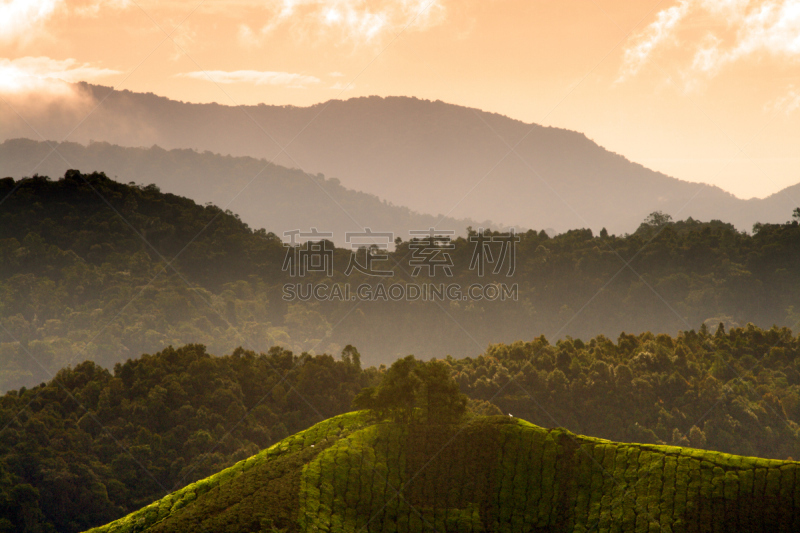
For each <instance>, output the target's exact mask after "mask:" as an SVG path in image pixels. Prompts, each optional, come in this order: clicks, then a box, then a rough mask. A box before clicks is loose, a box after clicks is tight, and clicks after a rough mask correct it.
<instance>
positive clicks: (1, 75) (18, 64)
mask: <svg viewBox="0 0 800 533" xmlns="http://www.w3.org/2000/svg"><path fill="white" fill-rule="evenodd" d="M117 74H121V72H120V71H118V70H112V69H107V68H100V67H96V66H93V65H91V64H90V63H79V62H78V60H76V59H72V58H69V59H61V60H59V59H51V58H49V57H20V58H17V59H0V92H2V93H19V92H27V91H39V92H63V91H65V90H67V89H66V88H65V87H66V86H65V84H63V83H60V82H59V80H60V81H64V82H70V83H74V82H78V81H92V80H96V79H98V78H104V77H108V76H114V75H117Z"/></svg>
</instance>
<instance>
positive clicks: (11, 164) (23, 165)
mask: <svg viewBox="0 0 800 533" xmlns="http://www.w3.org/2000/svg"><path fill="white" fill-rule="evenodd" d="M53 147H55V148H57V150H58V153H54V152H53ZM34 168H36V173H38V174H40V175H43V176H63V175H64V173H65V172H66V171H67V170H69V169H71V168H78V169H81V170H82V171H84V172H93V171H98V172H105V173H106V174H108V175H109V176H113V177H114V178H115V179H116V180H118V181H121V182H124V183H129V182H135V183H140V184H151V183H152V184H155V185H156V186H158V187H159V188H160V189H162V190H163V191H164V192H168V193H173V194H177V195H180V196H185V197H188V198H192V199H193V200H194V201H196V202H197V203H199V204H207V203H212V204H214V205H216V206H219V207H221V208H223V209H226V210H230V211H233V212H235V213H236V214H237V215H238V216H240V217H241V219H242V221H244V222H245V223H247V224H248V225H250V226H251V227H254V228H269V230H270V231H272V232H273V233H275V234H276V235H278V236H281V235H283V233H284V232H286V231H291V230H297V229H300V230H302V231H309V229H310V228H317V229H318V230H319V231H323V232H330V233H332V234H333V236H332V237H331V240H332V241H333V242H335V243H336V244H337V245H339V246H343V247H349V244H347V242H346V238H345V234H346V233H347V232H359V231H363V228H370V229H372V230H373V231H376V232H379V231H390V232H392V233H394V235H396V236H398V237H402V238H403V239H407V238H408V232H409V230H420V229H427V228H430V227H437V228H441V229H447V230H453V231H455V232H456V234H457V235H466V228H467V227H468V226H473V227H479V226H483V227H489V226H490V225H491V224H490V223H489V222H483V223H482V224H481V223H478V222H475V221H472V220H456V219H454V218H452V217H434V216H431V215H423V214H420V213H417V212H414V211H411V210H410V209H408V208H406V207H400V206H396V205H393V204H390V203H387V202H385V201H381V200H380V199H379V198H378V197H377V196H375V195H372V194H366V193H363V192H356V191H353V190H350V189H347V188H345V187H343V186H342V185H341V184H340V183H339V180H337V179H326V178H325V177H324V176H323V175H321V174H316V175H311V174H306V173H305V172H303V171H301V170H297V169H289V168H285V167H281V166H279V165H275V164H271V163H269V162H267V161H265V160H264V159H255V158H252V157H231V156H221V155H218V154H212V153H210V152H203V153H200V152H196V151H194V150H189V149H173V150H169V151H167V150H164V149H162V148H159V147H157V146H153V147H151V148H124V147H121V146H115V145H110V144H108V143H103V142H98V143H92V144H90V145H88V146H83V145H81V144H77V143H60V144H55V145H50V144H48V143H45V142H36V141H31V140H28V139H12V140H7V141H5V142H3V143H2V144H0V177H1V176H12V177H15V178H22V177H27V176H30V175H31V174H32V172H31V170H32V169H34Z"/></svg>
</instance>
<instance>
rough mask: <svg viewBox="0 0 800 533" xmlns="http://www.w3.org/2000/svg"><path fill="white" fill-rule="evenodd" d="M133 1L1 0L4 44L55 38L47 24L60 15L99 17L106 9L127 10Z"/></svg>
mask: <svg viewBox="0 0 800 533" xmlns="http://www.w3.org/2000/svg"><path fill="white" fill-rule="evenodd" d="M130 5H131V1H130V0H0V44H8V43H14V42H21V43H23V44H27V43H28V42H30V41H32V40H34V39H36V38H41V37H49V38H52V35H50V34H49V33H46V32H45V31H44V26H45V24H46V23H47V22H48V21H49V20H50V19H51V18H53V17H54V16H56V15H57V14H61V15H64V14H68V15H69V14H73V15H76V16H79V17H96V16H98V15H99V13H100V10H101V9H103V8H111V9H125V8H127V7H129V6H130Z"/></svg>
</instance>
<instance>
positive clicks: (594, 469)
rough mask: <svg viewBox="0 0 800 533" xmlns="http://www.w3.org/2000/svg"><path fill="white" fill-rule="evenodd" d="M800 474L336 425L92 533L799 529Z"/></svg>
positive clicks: (474, 427) (745, 464)
mask: <svg viewBox="0 0 800 533" xmlns="http://www.w3.org/2000/svg"><path fill="white" fill-rule="evenodd" d="M798 466H800V463H797V462H793V461H776V460H766V459H757V458H751V457H740V456H734V455H728V454H723V453H716V452H708V451H701V450H695V449H690V448H680V447H673V446H655V445H645V444H620V443H615V442H610V441H606V440H602V439H595V438H588V437H583V436H578V435H574V434H572V433H570V432H568V431H566V430H563V429H544V428H540V427H538V426H534V425H532V424H529V423H527V422H525V421H522V420H519V419H515V418H511V417H500V416H494V417H476V418H473V419H471V420H470V421H468V422H467V423H465V424H462V425H458V426H443V425H424V424H409V425H403V424H396V423H388V422H381V423H375V422H374V421H372V419H371V418H370V417H369V415H368V414H366V413H365V412H357V413H350V414H345V415H341V416H338V417H334V418H331V419H329V420H327V421H325V422H322V423H320V424H317V425H315V426H313V427H312V428H310V429H308V430H306V431H303V432H300V433H298V434H296V435H294V436H291V437H288V438H286V439H284V440H282V441H281V442H279V443H277V444H275V445H274V446H272V447H270V448H269V449H267V450H264V451H262V452H261V453H259V454H257V455H255V456H253V457H251V458H249V459H247V460H244V461H241V462H239V463H237V464H236V465H234V466H232V467H230V468H228V469H226V470H223V471H222V472H220V473H218V474H216V475H214V476H211V477H209V478H206V479H204V480H201V481H198V482H196V483H193V484H191V485H189V486H187V487H185V488H183V489H181V490H179V491H177V492H175V493H172V494H170V495H168V496H166V497H165V498H163V499H161V500H159V501H157V502H155V503H153V504H151V505H149V506H147V507H145V508H143V509H141V510H139V511H137V512H135V513H132V514H131V515H129V516H127V517H125V518H122V519H120V520H117V521H115V522H112V523H111V524H108V525H106V526H103V527H99V528H95V529H92V530H91V531H92V533H133V532H140V531H147V532H148V533H151V532H152V533H156V532H179V531H180V532H183V531H195V532H202V531H209V532H211V531H214V532H258V531H270V532H272V531H287V532H289V531H292V532H294V531H328V532H349V531H361V532H405V531H409V532H411V531H413V532H419V531H436V532H444V531H457V532H479V531H497V532H522V531H531V532H545V531H547V532H560V531H564V532H567V531H569V532H572V531H585V532H590V531H598V532H605V531H608V532H612V531H613V532H653V531H670V532H676V533H677V532H715V533H716V532H721V531H747V532H763V533H770V532H779V531H786V532H790V531H800V476H798V470H800V469H799V468H798Z"/></svg>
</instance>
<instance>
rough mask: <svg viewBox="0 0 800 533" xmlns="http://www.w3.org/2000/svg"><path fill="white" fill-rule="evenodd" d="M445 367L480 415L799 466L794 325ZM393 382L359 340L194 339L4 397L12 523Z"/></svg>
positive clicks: (89, 510) (88, 516) (138, 486)
mask: <svg viewBox="0 0 800 533" xmlns="http://www.w3.org/2000/svg"><path fill="white" fill-rule="evenodd" d="M440 359H441V358H440ZM441 361H442V362H443V363H444V364H445V365H446V366H447V368H449V374H450V376H451V377H452V378H453V379H454V380H455V382H456V383H458V388H459V389H460V391H461V392H462V393H465V394H467V396H468V397H469V398H470V409H471V410H472V411H476V412H483V413H487V412H489V413H491V412H494V413H503V416H506V417H507V416H508V414H512V415H514V416H515V417H519V418H523V419H526V420H530V421H531V422H533V423H535V424H537V425H540V426H543V427H557V426H560V427H563V428H566V429H568V430H570V431H572V432H575V433H582V434H586V435H591V436H592V437H601V438H606V439H611V440H618V441H622V442H638V443H649V444H654V445H672V446H684V447H689V446H691V447H693V448H699V449H706V450H714V451H720V452H726V453H734V454H741V455H748V456H759V457H766V458H772V459H787V458H791V457H793V458H797V457H800V433H798V422H800V372H799V370H800V368H799V365H800V363H798V361H800V338H798V337H794V336H792V334H791V332H789V331H788V330H785V329H777V328H775V329H771V330H761V329H759V328H755V327H752V326H748V327H745V328H734V329H731V330H729V331H723V330H722V329H719V328H718V329H717V331H715V332H708V331H706V328H702V329H701V330H700V331H698V332H687V333H685V334H682V335H680V336H678V337H669V336H665V335H658V336H656V335H653V334H651V333H646V334H642V335H639V336H633V335H627V334H622V335H620V336H619V337H618V338H617V339H616V341H612V340H610V339H608V338H606V337H603V336H599V337H596V338H593V339H589V340H587V341H585V342H584V341H580V340H578V339H573V340H563V341H560V342H558V343H555V344H552V343H549V342H548V341H547V340H546V339H544V338H542V337H539V338H537V339H535V340H533V341H531V342H517V343H513V344H510V345H496V346H491V347H489V349H488V350H487V351H486V353H485V354H482V355H481V356H479V357H476V358H467V359H453V358H444V359H441ZM384 375H385V370H384V369H382V368H380V369H375V368H364V369H362V368H361V358H360V354H359V353H358V351H357V350H355V349H354V348H352V347H346V349H345V350H343V351H342V353H341V354H340V355H337V357H336V358H333V357H331V356H328V355H321V356H309V355H307V354H302V355H300V356H298V355H294V354H291V353H288V352H286V351H284V350H281V349H279V348H275V349H272V350H270V351H269V353H266V354H256V353H253V352H249V351H244V350H236V351H235V352H234V353H233V354H231V355H227V356H225V357H214V356H210V355H208V353H207V352H206V350H205V349H204V348H203V347H202V346H196V345H193V346H186V347H183V348H178V349H172V348H170V349H167V350H164V351H162V352H159V353H156V354H153V355H146V356H142V357H140V358H137V359H133V360H130V361H127V362H125V363H124V364H120V365H116V366H115V367H114V369H113V371H112V372H109V371H107V370H105V369H102V368H99V367H98V366H96V365H95V364H93V363H91V362H86V363H82V364H80V365H78V366H76V367H75V368H72V369H63V370H61V371H60V372H59V373H58V374H57V375H56V377H55V378H54V379H53V380H49V381H48V382H47V383H46V384H44V385H42V386H38V387H34V388H31V389H24V390H19V391H11V392H8V393H6V394H5V395H4V396H2V397H1V398H0V428H2V431H0V502H5V503H2V504H0V505H2V506H3V507H2V509H0V510H2V513H0V514H2V516H6V517H10V518H8V520H11V521H12V522H13V523H14V524H18V523H20V522H14V521H15V520H17V521H18V520H23V519H24V517H29V519H30V520H34V521H35V523H37V524H42V526H43V527H45V529H44V530H47V529H46V527H50V526H52V527H53V528H55V531H59V532H65V533H66V532H70V533H72V532H76V531H81V530H82V529H86V528H88V527H90V526H94V525H99V524H102V523H105V522H107V521H110V520H112V519H115V518H118V517H120V516H122V515H124V514H126V513H128V512H131V511H134V510H136V509H138V508H139V507H141V506H143V505H146V504H148V503H150V502H151V501H154V500H156V499H158V498H160V497H162V496H164V495H165V494H166V493H167V492H171V491H172V490H175V489H177V488H179V487H182V486H184V485H186V484H187V483H190V482H192V481H194V480H197V479H200V478H202V477H204V476H207V475H210V474H212V473H214V472H216V471H218V470H220V469H222V468H225V467H228V466H230V465H232V464H233V463H234V462H236V461H238V460H240V459H245V458H246V457H248V456H250V455H253V454H255V453H256V452H257V451H258V450H261V449H264V448H266V447H268V446H270V445H271V444H274V443H275V442H277V441H278V440H279V439H281V438H283V437H285V436H287V435H289V434H292V433H294V432H296V431H299V430H302V429H305V428H307V427H309V426H311V425H312V424H314V423H316V422H318V421H320V420H322V419H323V418H325V417H329V416H333V415H337V414H340V413H345V412H347V411H348V410H349V409H350V406H351V403H352V401H353V399H354V398H355V396H356V394H357V393H358V392H359V391H360V390H361V389H362V388H363V387H370V386H374V385H376V384H377V383H378V381H379V380H380V378H381V377H382V376H384ZM600 462H601V463H602V460H601V461H600ZM659 471H660V470H659ZM715 475H716V474H715ZM592 483H594V482H592ZM67 494H69V497H67V496H66V495H67ZM1 523H2V522H0V524H1ZM47 524H50V526H48V525H47ZM10 530H11V531H13V530H14V529H13V527H12V528H11V529H10Z"/></svg>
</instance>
